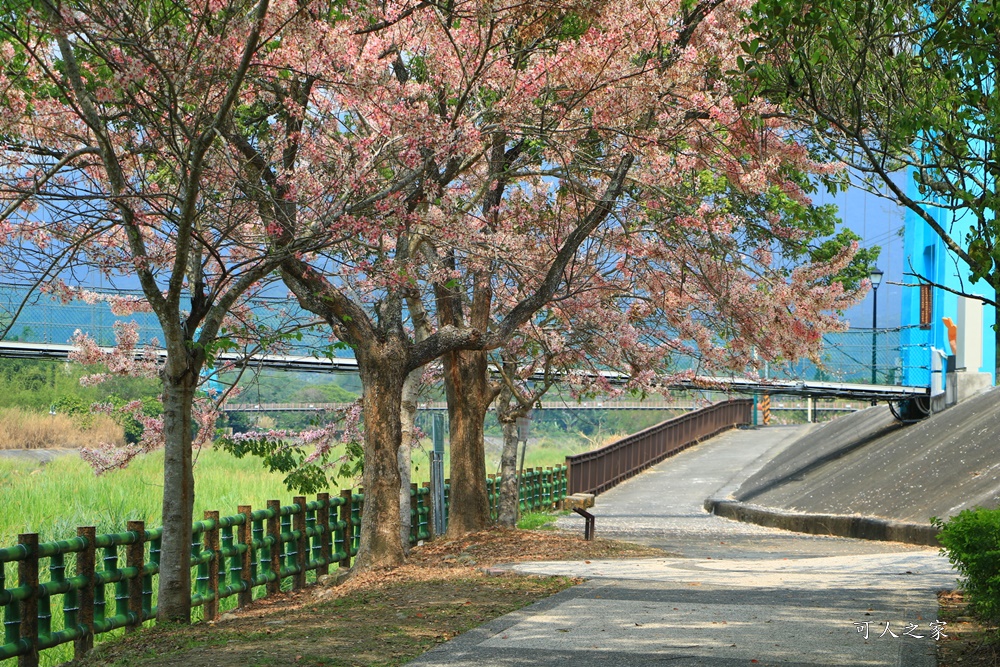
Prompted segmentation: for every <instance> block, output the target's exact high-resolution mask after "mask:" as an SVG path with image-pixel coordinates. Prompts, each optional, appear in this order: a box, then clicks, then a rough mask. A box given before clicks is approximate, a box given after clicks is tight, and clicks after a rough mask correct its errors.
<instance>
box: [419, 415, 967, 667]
mask: <svg viewBox="0 0 1000 667" xmlns="http://www.w3.org/2000/svg"><path fill="white" fill-rule="evenodd" d="M808 428H809V427H771V428H766V429H757V430H749V431H730V432H728V433H726V434H723V435H722V436H719V437H717V438H714V439H712V440H710V441H708V442H705V443H702V444H701V445H698V446H697V447H694V448H692V449H689V450H687V451H685V452H682V453H681V454H679V455H677V456H676V457H674V458H672V459H668V460H667V461H665V462H664V463H662V464H660V465H659V466H657V467H656V468H654V469H651V470H649V471H647V472H645V473H643V474H642V475H639V476H638V477H636V478H634V479H632V480H630V481H629V482H627V483H625V484H623V485H621V486H619V487H617V488H615V489H613V490H611V491H609V492H607V493H605V494H602V495H601V496H600V497H599V498H598V503H597V506H596V508H595V509H594V510H593V511H594V514H596V515H597V534H598V535H600V536H603V537H615V538H621V539H628V540H631V541H635V542H642V543H645V544H650V545H653V546H657V547H660V548H663V549H665V550H667V551H669V552H671V553H674V554H677V557H676V558H663V559H647V560H626V561H604V562H600V561H594V562H589V563H587V562H584V563H580V562H568V561H566V562H550V563H525V564H522V565H517V566H515V567H514V568H513V569H515V570H516V571H518V572H523V573H537V574H564V575H572V576H579V577H586V578H588V581H587V582H586V583H584V584H582V585H579V586H575V587H573V588H572V589H570V590H567V591H564V592H562V593H560V594H558V595H555V596H553V597H551V598H549V599H547V600H544V601H542V602H540V603H538V604H535V605H532V606H531V607H528V608H526V609H524V610H521V611H519V612H515V613H513V614H508V615H507V616H504V617H502V618H499V619H497V620H495V621H493V622H491V623H488V624H486V625H484V626H482V627H480V628H477V629H476V630H473V631H471V632H468V633H466V634H464V635H462V636H460V637H458V638H456V639H455V640H452V641H451V642H448V643H447V644H444V645H442V646H441V647H439V648H437V649H435V650H433V651H431V652H429V653H427V654H425V655H424V656H422V657H421V658H419V659H418V660H417V661H415V662H413V663H411V665H414V666H420V667H430V666H431V665H442V666H449V667H472V666H476V667H482V666H491V665H497V666H500V665H502V666H508V665H509V666H511V667H513V666H514V665H538V666H541V665H566V666H570V665H571V666H573V667H589V666H594V667H597V666H600V667H609V666H612V665H613V667H631V666H633V665H643V666H645V665H671V666H674V665H677V666H688V665H703V666H707V667H728V666H730V665H785V666H788V665H803V666H805V665H810V666H818V665H845V666H847V665H873V666H874V665H898V666H900V667H924V666H926V667H932V666H933V665H935V660H934V657H933V656H934V639H933V638H932V634H933V630H932V628H931V625H930V624H931V622H933V621H935V620H936V618H935V614H936V611H937V605H936V599H935V591H936V590H940V589H941V588H947V587H950V586H952V585H953V584H954V581H955V574H954V573H953V572H952V571H951V569H950V567H949V565H948V562H947V561H946V560H945V559H944V558H942V557H941V556H939V555H938V554H937V551H936V550H932V549H925V548H917V547H910V546H906V545H900V544H891V543H884V542H866V541H860V540H850V539H843V538H831V537H820V536H812V535H802V534H797V533H787V532H783V531H779V530H776V529H769V528H764V527H760V526H755V525H750V524H742V523H738V522H734V521H729V520H727V519H722V518H719V517H716V516H712V515H709V514H707V513H706V512H705V511H704V510H703V509H702V504H703V503H704V501H705V499H706V498H708V497H712V496H719V495H726V494H727V493H728V491H729V490H731V489H733V488H735V486H737V485H738V484H739V483H740V482H741V481H742V480H743V479H745V478H746V477H747V476H749V475H750V474H752V473H753V472H754V471H755V470H757V469H758V468H759V467H760V466H761V465H762V464H763V462H764V461H765V460H766V459H767V458H768V457H770V456H773V455H774V454H775V453H777V452H778V451H780V450H781V449H783V448H784V447H785V446H787V445H788V444H789V443H790V442H791V441H792V440H794V439H795V438H797V437H798V436H800V435H802V434H804V433H806V432H807V429H808ZM580 524H581V521H580V520H579V517H576V516H569V517H563V518H561V519H560V520H559V525H560V527H562V528H568V529H571V530H581V529H582V528H581V525H580ZM866 623H867V624H868V625H867V627H866V626H865V625H864V624H866ZM887 623H888V627H889V632H891V633H894V634H895V635H897V636H896V637H895V638H893V637H891V636H890V634H889V633H884V631H885V628H886V624H887ZM910 625H912V626H916V627H915V629H911V630H910V635H909V636H907V635H906V634H904V633H905V631H906V630H907V628H908V626H910ZM866 629H867V632H868V637H867V639H866V638H865V636H864V631H865V630H866ZM944 632H945V633H947V628H945V629H944ZM883 633H884V636H881V637H880V635H883ZM914 635H923V637H922V638H918V637H916V636H914Z"/></svg>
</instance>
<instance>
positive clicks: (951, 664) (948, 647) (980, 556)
mask: <svg viewBox="0 0 1000 667" xmlns="http://www.w3.org/2000/svg"><path fill="white" fill-rule="evenodd" d="M931 522H932V523H933V524H934V525H935V526H937V527H938V528H940V532H939V533H938V541H939V542H940V543H941V546H942V549H941V551H942V554H943V555H945V556H947V557H948V560H949V561H950V562H951V564H952V565H953V566H954V567H955V569H956V570H958V572H959V573H960V574H961V579H960V585H961V590H958V591H942V593H941V594H940V595H939V596H938V602H939V608H940V610H941V611H940V615H941V620H944V621H946V622H947V623H949V625H948V626H947V628H948V630H947V632H948V633H949V637H948V640H949V641H947V642H944V643H942V644H941V645H940V646H939V648H938V664H939V665H941V666H942V667H957V666H958V665H961V666H962V667H986V666H987V665H990V666H993V665H997V664H1000V575H998V572H1000V509H986V508H982V507H977V508H975V509H966V510H962V511H961V512H959V513H958V514H956V515H955V516H953V517H951V518H949V519H948V520H946V521H944V520H941V519H938V518H936V517H935V518H932V519H931Z"/></svg>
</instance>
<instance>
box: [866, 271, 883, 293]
mask: <svg viewBox="0 0 1000 667" xmlns="http://www.w3.org/2000/svg"><path fill="white" fill-rule="evenodd" d="M868 278H869V279H870V280H871V281H872V289H878V286H879V284H881V282H882V269H880V268H878V267H877V266H876V267H874V268H873V269H872V270H871V271H869V272H868Z"/></svg>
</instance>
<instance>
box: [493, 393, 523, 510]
mask: <svg viewBox="0 0 1000 667" xmlns="http://www.w3.org/2000/svg"><path fill="white" fill-rule="evenodd" d="M512 398H513V397H512V396H511V394H510V390H509V389H507V388H504V390H503V391H501V392H500V405H498V406H497V418H498V419H499V420H500V423H501V425H503V452H502V453H501V454H500V510H499V512H498V513H497V525H499V526H500V527H501V528H517V515H518V509H519V505H518V500H519V498H518V488H517V418H518V416H520V413H521V412H522V411H520V410H518V409H517V408H515V407H513V406H511V400H512Z"/></svg>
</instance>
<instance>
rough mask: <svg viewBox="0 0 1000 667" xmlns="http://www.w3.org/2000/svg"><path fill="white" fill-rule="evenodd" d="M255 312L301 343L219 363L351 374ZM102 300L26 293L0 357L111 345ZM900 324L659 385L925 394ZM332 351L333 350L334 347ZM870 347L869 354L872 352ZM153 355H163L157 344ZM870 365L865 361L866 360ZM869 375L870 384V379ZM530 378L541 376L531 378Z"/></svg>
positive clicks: (307, 336) (147, 320)
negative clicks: (768, 364) (753, 366)
mask: <svg viewBox="0 0 1000 667" xmlns="http://www.w3.org/2000/svg"><path fill="white" fill-rule="evenodd" d="M114 294H116V295H122V294H124V295H138V294H139V293H138V292H127V291H115V292H114ZM16 298H22V299H23V298H25V294H24V288H23V287H21V286H18V285H11V284H0V304H2V303H3V302H4V301H6V302H8V303H9V302H11V301H13V300H16ZM253 303H254V305H255V314H257V315H258V316H259V317H260V318H261V322H263V323H265V324H267V326H269V327H270V328H271V329H272V330H278V328H280V326H281V324H282V323H288V322H296V323H298V324H300V325H305V329H304V330H303V333H304V335H303V338H302V340H301V341H289V342H288V343H287V344H285V346H284V348H285V349H283V350H282V351H281V352H274V351H266V352H263V353H236V352H228V353H224V354H220V355H219V357H218V358H219V360H220V362H222V363H224V364H231V365H233V366H237V367H253V368H262V369H263V368H266V369H277V370H285V371H299V372H318V373H330V372H334V373H357V362H356V360H354V359H353V358H350V357H340V356H332V357H331V356H326V354H325V353H327V352H331V351H337V350H332V349H331V342H330V339H329V336H328V335H327V334H326V333H325V329H324V328H323V327H319V326H316V327H314V328H310V327H309V326H308V325H309V323H310V322H314V318H313V317H312V315H311V314H309V313H307V312H305V311H302V310H301V309H300V308H299V306H298V304H297V303H296V302H295V301H294V300H289V299H281V298H261V299H257V300H254V301H253ZM116 319H119V318H116V317H115V316H113V315H112V314H111V312H110V310H109V309H108V307H107V305H106V304H103V303H94V304H88V303H82V302H73V303H70V304H63V303H61V302H60V301H58V300H56V299H53V298H51V297H49V296H47V295H42V294H39V295H33V296H31V297H30V298H29V299H27V302H26V305H24V307H23V308H22V310H21V312H20V314H19V316H18V319H17V320H16V322H15V323H14V324H13V326H12V327H11V330H10V331H9V333H8V337H7V340H6V341H2V342H0V358H3V357H6V358H17V359H65V358H66V357H67V356H68V354H69V352H70V350H71V349H72V347H71V346H70V345H69V340H70V338H71V337H72V336H73V333H74V332H75V331H76V330H80V331H83V332H85V333H87V334H89V335H90V336H91V337H93V338H94V339H95V340H96V341H97V343H98V344H99V345H103V346H110V345H112V344H113V343H114V328H113V325H114V322H115V321H116ZM120 319H123V320H126V321H134V322H136V323H137V324H138V326H139V337H140V343H141V344H150V343H154V342H155V341H156V339H157V338H158V337H160V338H161V337H162V333H161V330H160V327H159V323H158V322H157V320H156V318H155V316H153V315H152V314H150V313H135V314H134V315H131V316H128V317H125V318H120ZM906 333H907V332H906V331H904V330H902V329H898V328H896V329H884V330H875V331H872V330H871V329H867V330H850V331H846V332H841V333H834V334H829V335H828V336H827V337H826V339H825V344H826V347H825V351H824V353H823V359H822V363H821V365H819V366H817V365H815V364H813V363H812V362H808V361H799V362H796V363H793V364H782V365H777V366H774V367H772V368H770V369H769V370H768V372H767V373H766V375H767V376H768V377H764V378H747V377H743V376H740V375H737V374H732V375H728V376H721V375H713V376H707V375H706V376H698V377H695V378H693V379H689V380H682V381H677V382H675V383H672V384H671V385H669V386H668V387H664V388H665V389H675V390H698V391H711V390H717V391H725V392H733V393H743V394H783V395H793V396H801V397H807V398H844V399H848V400H856V401H872V402H877V401H904V400H907V399H914V398H925V397H928V396H929V395H930V390H929V384H930V377H931V371H930V367H931V361H930V357H931V351H930V349H929V348H928V349H927V350H926V352H927V354H926V355H925V356H926V358H927V363H926V366H921V367H920V368H915V369H909V372H908V376H909V377H917V378H923V377H926V378H927V383H926V385H924V384H920V385H916V386H904V385H902V384H901V380H902V378H903V375H904V373H903V371H904V368H903V365H902V364H903V361H902V360H903V358H904V356H905V357H907V358H916V357H917V356H918V355H914V354H912V353H911V354H908V355H904V352H906V349H907V345H908V344H909V343H907V342H906V341H907V340H908V337H907V336H906V335H905V334H906ZM338 352H339V351H338ZM873 352H874V354H873ZM159 354H160V355H164V354H165V353H164V352H163V351H162V350H160V351H159ZM873 358H874V360H875V365H874V366H873V365H872V359H873ZM696 363H697V362H696V360H693V359H684V358H682V359H679V360H678V368H677V370H684V369H686V368H692V367H695V366H694V364H696ZM602 375H603V376H604V377H605V379H607V380H608V381H609V382H611V383H612V384H622V383H624V382H626V381H627V380H628V377H627V376H626V375H623V374H620V373H614V372H606V373H602ZM873 378H874V379H875V381H874V382H872V381H871V380H872V379H873ZM536 379H541V378H540V377H539V378H536Z"/></svg>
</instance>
